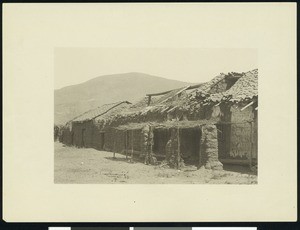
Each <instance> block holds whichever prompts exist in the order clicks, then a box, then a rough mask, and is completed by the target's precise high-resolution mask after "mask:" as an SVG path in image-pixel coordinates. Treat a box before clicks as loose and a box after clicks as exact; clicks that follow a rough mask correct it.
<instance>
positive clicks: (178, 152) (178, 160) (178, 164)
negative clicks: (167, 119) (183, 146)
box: [177, 127, 180, 169]
mask: <svg viewBox="0 0 300 230" xmlns="http://www.w3.org/2000/svg"><path fill="white" fill-rule="evenodd" d="M179 168H180V135H179V127H177V169H179Z"/></svg>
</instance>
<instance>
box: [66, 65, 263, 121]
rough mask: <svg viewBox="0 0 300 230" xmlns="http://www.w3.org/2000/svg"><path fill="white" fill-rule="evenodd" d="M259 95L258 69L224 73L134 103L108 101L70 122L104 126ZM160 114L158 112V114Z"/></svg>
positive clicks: (245, 99)
mask: <svg viewBox="0 0 300 230" xmlns="http://www.w3.org/2000/svg"><path fill="white" fill-rule="evenodd" d="M257 96H258V70H257V69H254V70H252V71H249V72H246V73H235V72H231V73H228V74H224V73H221V74H220V75H218V76H216V77H215V78H213V79H212V80H211V81H209V82H205V83H202V84H198V85H194V86H185V87H182V88H179V89H174V90H170V91H167V92H163V93H156V94H147V95H146V97H145V98H143V99H142V100H140V101H139V102H137V103H136V104H133V105H131V104H130V102H128V101H123V102H118V103H112V104H106V105H103V106H101V107H98V108H96V109H94V110H90V111H87V112H86V113H84V114H82V115H80V116H78V117H76V118H74V119H73V120H71V121H70V122H84V121H88V120H95V122H96V124H98V125H101V126H106V125H110V124H112V123H113V122H116V121H118V122H117V123H121V124H122V123H123V124H124V123H128V122H129V123H130V122H135V121H136V120H139V121H140V122H145V121H147V119H146V117H147V115H148V114H149V113H152V114H157V115H160V117H162V116H163V115H167V114H170V113H174V112H177V113H178V112H184V111H189V113H194V112H197V111H199V110H200V108H201V107H202V106H203V105H207V104H217V103H222V102H233V103H234V102H243V101H246V102H248V101H249V100H253V99H254V98H255V99H256V98H257ZM156 117H157V118H159V117H158V116H156Z"/></svg>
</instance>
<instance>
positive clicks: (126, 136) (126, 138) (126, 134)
mask: <svg viewBox="0 0 300 230" xmlns="http://www.w3.org/2000/svg"><path fill="white" fill-rule="evenodd" d="M125 132H126V133H125V140H126V148H125V149H126V152H125V153H126V159H127V158H128V156H127V153H128V151H127V149H128V145H127V144H128V131H127V130H126V131H125Z"/></svg>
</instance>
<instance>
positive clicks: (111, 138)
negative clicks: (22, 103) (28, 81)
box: [54, 48, 259, 184]
mask: <svg viewBox="0 0 300 230" xmlns="http://www.w3.org/2000/svg"><path fill="white" fill-rule="evenodd" d="M54 58H55V80H56V82H55V84H56V85H57V86H60V85H65V84H70V85H67V86H64V87H62V88H59V89H56V90H55V92H54V105H55V109H54V111H55V114H54V121H55V123H54V141H55V142H54V146H55V147H54V151H55V152H54V154H55V158H54V161H55V162H54V166H55V168H54V170H55V174H54V175H55V178H54V181H55V183H121V184H122V183H123V184H127V183H128V184H131V183H138V184H148V183H149V184H153V183H154V184H166V183H167V184H168V183H170V184H173V183H176V184H181V183H189V184H195V183H200V184H203V183H208V184H256V183H257V172H258V170H257V169H258V167H257V166H258V160H257V159H258V155H259V153H258V148H257V146H258V140H257V137H258V136H257V133H258V116H257V114H258V73H259V71H258V69H257V52H256V50H255V49H192V48H190V49H134V48H132V49H97V48H95V49H93V48H89V49H80V48H79V49H76V48H59V49H56V50H55V56H54ZM212 60H214V62H212ZM56 65H57V66H56ZM135 70H139V71H143V72H134V71H135ZM228 70H230V71H229V72H228ZM97 71H98V72H99V74H101V73H110V74H106V75H100V76H97ZM121 71H124V73H118V74H113V73H116V72H121ZM125 71H132V72H125ZM149 73H151V74H149ZM152 73H155V75H153V74H152ZM88 78H90V79H89V80H87V81H84V82H82V83H79V84H72V83H75V82H80V81H82V80H83V79H88ZM71 84H72V85H71Z"/></svg>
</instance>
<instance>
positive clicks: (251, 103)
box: [241, 101, 254, 111]
mask: <svg viewBox="0 0 300 230" xmlns="http://www.w3.org/2000/svg"><path fill="white" fill-rule="evenodd" d="M253 104H254V101H251V102H250V103H249V104H248V105H246V106H245V107H243V108H242V109H241V111H243V110H244V109H246V108H248V107H249V106H250V105H253Z"/></svg>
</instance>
